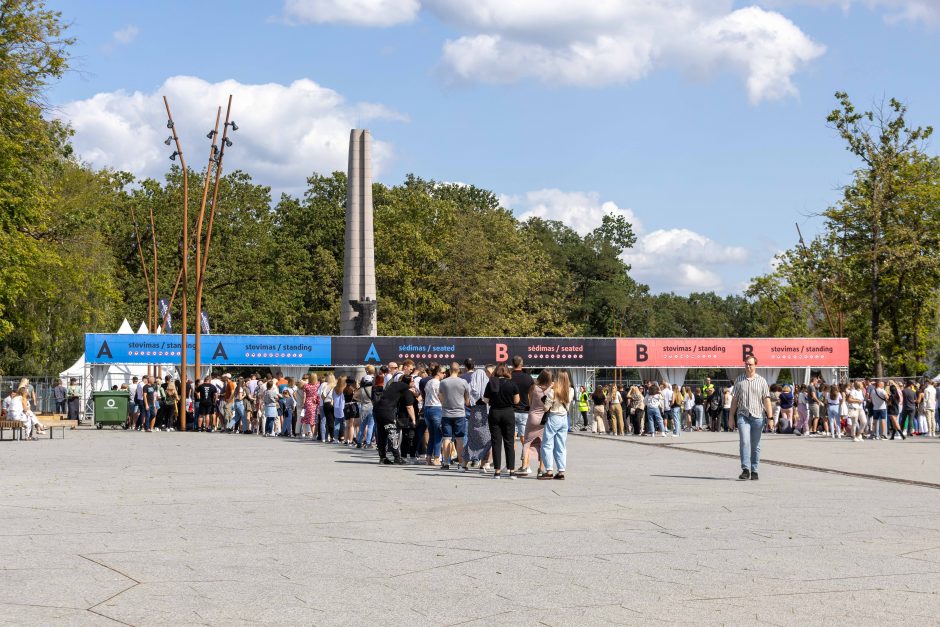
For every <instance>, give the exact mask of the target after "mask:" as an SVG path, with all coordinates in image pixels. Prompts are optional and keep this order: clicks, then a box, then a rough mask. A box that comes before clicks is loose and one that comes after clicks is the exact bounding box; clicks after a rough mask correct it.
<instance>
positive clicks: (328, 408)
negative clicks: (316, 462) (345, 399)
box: [323, 403, 336, 442]
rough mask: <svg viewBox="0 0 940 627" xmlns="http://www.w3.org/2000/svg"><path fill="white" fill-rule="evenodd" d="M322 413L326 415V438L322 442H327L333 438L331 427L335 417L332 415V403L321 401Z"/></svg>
mask: <svg viewBox="0 0 940 627" xmlns="http://www.w3.org/2000/svg"><path fill="white" fill-rule="evenodd" d="M323 415H324V416H326V440H324V442H329V441H330V440H332V439H333V428H334V427H335V426H336V424H335V422H334V421H335V420H336V417H335V416H334V415H333V403H323Z"/></svg>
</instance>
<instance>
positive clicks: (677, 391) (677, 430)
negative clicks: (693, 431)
mask: <svg viewBox="0 0 940 627" xmlns="http://www.w3.org/2000/svg"><path fill="white" fill-rule="evenodd" d="M663 399H664V400H665V396H664V397H663ZM684 403H685V397H684V396H682V388H680V387H679V386H678V385H677V384H675V383H673V384H672V397H671V398H670V399H669V405H668V411H669V416H670V418H671V419H672V437H674V438H678V437H679V435H680V434H681V433H682V406H683V404H684Z"/></svg>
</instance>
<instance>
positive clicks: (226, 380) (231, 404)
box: [222, 372, 235, 430]
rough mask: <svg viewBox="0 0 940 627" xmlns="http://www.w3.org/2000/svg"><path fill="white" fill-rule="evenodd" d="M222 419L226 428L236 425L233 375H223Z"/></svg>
mask: <svg viewBox="0 0 940 627" xmlns="http://www.w3.org/2000/svg"><path fill="white" fill-rule="evenodd" d="M222 421H223V424H224V425H225V429H226V430H232V429H233V428H234V426H235V382H234V381H232V375H230V374H229V373H227V372H226V373H225V374H223V375H222Z"/></svg>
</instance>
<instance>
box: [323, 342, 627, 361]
mask: <svg viewBox="0 0 940 627" xmlns="http://www.w3.org/2000/svg"><path fill="white" fill-rule="evenodd" d="M516 355H518V356H520V357H522V360H523V362H524V363H525V364H526V366H528V367H539V366H542V367H553V368H560V367H565V366H569V367H572V368H576V367H581V368H585V367H586V368H594V367H611V366H612V365H613V364H615V363H616V358H617V344H616V341H615V340H614V339H612V338H551V337H503V338H499V337H492V338H489V337H356V336H335V335H334V336H333V357H332V360H331V361H332V363H333V365H335V366H359V365H365V364H387V363H388V362H390V361H397V362H399V363H401V361H402V360H403V359H412V360H414V361H416V362H421V363H430V362H432V361H436V362H438V363H441V364H444V363H450V362H452V361H458V362H460V363H461V364H462V363H463V361H464V360H465V359H467V358H468V357H469V358H471V359H473V361H474V362H475V363H476V364H477V365H483V364H498V363H501V362H509V361H510V360H511V359H512V358H513V357H515V356H516Z"/></svg>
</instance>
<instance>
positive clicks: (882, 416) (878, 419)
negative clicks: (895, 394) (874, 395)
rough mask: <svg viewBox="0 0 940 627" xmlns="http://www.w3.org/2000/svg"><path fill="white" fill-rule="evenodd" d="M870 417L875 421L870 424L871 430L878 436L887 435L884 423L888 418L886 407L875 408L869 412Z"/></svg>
mask: <svg viewBox="0 0 940 627" xmlns="http://www.w3.org/2000/svg"><path fill="white" fill-rule="evenodd" d="M871 419H872V421H873V422H874V423H875V424H873V425H871V431H872V433H873V434H874V435H875V437H878V438H884V437H887V435H888V434H887V429H886V428H885V427H886V424H887V422H886V421H887V420H888V410H887V409H875V410H872V412H871Z"/></svg>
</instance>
